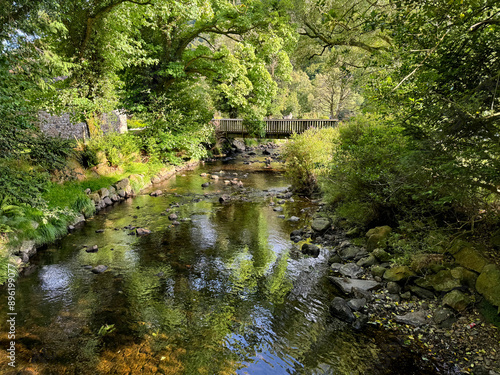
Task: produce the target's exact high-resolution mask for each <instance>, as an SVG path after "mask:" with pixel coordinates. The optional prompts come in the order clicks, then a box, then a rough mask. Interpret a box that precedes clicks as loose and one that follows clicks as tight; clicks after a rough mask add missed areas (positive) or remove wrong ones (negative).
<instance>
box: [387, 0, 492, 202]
mask: <svg viewBox="0 0 500 375" xmlns="http://www.w3.org/2000/svg"><path fill="white" fill-rule="evenodd" d="M394 6H395V7H396V8H395V9H396V12H395V13H394V14H393V15H391V16H390V17H389V15H385V16H383V17H382V18H381V19H380V20H379V21H387V23H388V24H389V25H390V27H391V30H392V31H393V35H394V42H395V45H396V46H397V48H398V55H399V61H400V69H399V71H397V72H396V73H395V74H393V76H392V77H391V78H392V79H390V81H388V82H389V84H387V85H386V87H385V89H384V93H385V94H386V96H385V99H386V101H385V102H386V103H389V105H392V106H394V108H398V109H399V111H400V113H401V116H400V119H401V122H402V124H403V126H404V127H405V128H406V130H407V131H408V133H409V134H411V135H412V138H413V139H414V140H415V142H416V147H418V148H419V149H420V150H421V151H422V153H424V154H425V155H426V156H425V157H424V158H423V160H424V164H426V166H425V167H426V168H427V169H428V170H430V171H432V172H431V175H432V176H433V177H432V179H433V181H434V182H437V181H440V183H441V184H442V188H443V189H444V188H446V189H448V191H450V197H449V199H450V201H449V202H452V197H453V196H454V197H455V198H456V197H458V196H463V195H464V194H468V195H469V197H470V198H471V199H472V198H473V199H476V200H477V199H479V198H480V197H481V196H483V197H484V192H487V193H494V194H495V195H496V197H498V192H499V191H498V188H497V187H498V185H499V183H500V111H499V108H500V100H499V95H498V88H499V84H498V82H499V77H500V59H498V51H499V50H500V32H499V31H500V30H499V23H500V7H499V5H498V2H497V1H491V0H480V1H474V2H462V1H444V0H442V1H441V0H439V1H433V2H420V1H414V0H405V1H398V2H394ZM483 189H485V190H483ZM464 192H466V193H464ZM464 200H465V198H464ZM465 201H469V199H467V200H465ZM473 208H474V206H472V208H471V209H472V211H474V209H473Z"/></svg>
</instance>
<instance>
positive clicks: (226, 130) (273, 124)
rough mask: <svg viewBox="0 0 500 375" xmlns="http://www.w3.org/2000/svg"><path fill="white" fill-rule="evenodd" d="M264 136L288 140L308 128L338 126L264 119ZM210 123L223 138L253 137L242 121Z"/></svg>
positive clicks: (294, 120) (333, 122)
mask: <svg viewBox="0 0 500 375" xmlns="http://www.w3.org/2000/svg"><path fill="white" fill-rule="evenodd" d="M263 121H264V122H265V123H266V127H265V136H264V137H263V138H288V137H289V136H290V135H292V134H294V133H297V134H300V133H303V132H304V131H306V130H307V129H309V128H329V127H334V126H336V125H337V124H338V122H339V120H336V119H334V120H318V119H266V120H263ZM212 123H213V124H214V125H215V129H216V131H217V132H218V133H220V134H222V135H223V136H225V137H242V138H245V137H255V135H251V134H249V131H248V130H247V128H246V127H245V126H244V125H243V120H242V119H214V120H212Z"/></svg>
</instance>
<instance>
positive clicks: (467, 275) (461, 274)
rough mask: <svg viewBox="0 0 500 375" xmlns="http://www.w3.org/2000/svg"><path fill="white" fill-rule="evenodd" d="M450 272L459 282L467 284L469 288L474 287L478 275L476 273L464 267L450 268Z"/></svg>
mask: <svg viewBox="0 0 500 375" xmlns="http://www.w3.org/2000/svg"><path fill="white" fill-rule="evenodd" d="M451 274H452V276H453V277H454V278H455V279H457V280H459V281H460V284H462V285H465V286H468V287H469V288H475V286H476V280H477V276H478V274H477V273H475V272H473V271H469V270H468V269H466V268H464V267H455V268H453V269H452V270H451Z"/></svg>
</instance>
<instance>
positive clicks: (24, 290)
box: [0, 157, 438, 375]
mask: <svg viewBox="0 0 500 375" xmlns="http://www.w3.org/2000/svg"><path fill="white" fill-rule="evenodd" d="M243 160H247V159H242V158H239V159H237V160H230V161H227V162H222V161H220V162H215V163H211V164H209V163H207V164H205V165H201V166H199V167H196V168H195V169H194V170H191V171H184V172H181V173H179V174H178V175H177V176H175V177H173V178H172V179H170V180H169V181H167V182H165V183H164V184H163V185H161V186H155V190H156V189H162V190H164V191H165V195H163V196H160V197H151V196H149V195H140V196H137V197H135V198H133V199H129V200H127V201H125V202H123V203H120V204H117V205H115V206H114V207H112V208H110V209H107V210H105V211H102V212H101V213H99V214H98V215H96V216H95V217H94V218H93V219H91V220H88V221H87V223H85V225H84V226H83V227H82V228H79V229H77V230H76V231H74V232H73V233H71V234H70V235H68V236H66V237H65V238H63V239H62V240H60V241H58V242H57V243H55V244H53V245H51V246H48V247H47V248H45V249H43V250H42V251H40V252H39V254H38V255H37V256H36V257H35V258H33V259H32V260H31V263H32V264H33V265H34V268H33V270H32V271H31V274H29V275H24V276H22V277H20V278H19V280H18V281H17V292H16V311H17V320H16V368H15V369H12V368H10V367H9V366H8V365H7V362H6V359H5V358H3V357H2V358H1V359H0V365H1V366H2V369H3V370H2V373H5V374H10V373H12V374H17V373H24V374H30V373H32V374H108V373H109V374H155V373H158V374H189V375H190V374H209V375H212V374H373V375H377V374H433V373H438V372H437V371H436V370H434V365H432V364H429V363H428V362H426V360H425V359H422V356H421V355H420V354H419V353H418V352H413V351H412V350H410V348H409V347H406V346H404V345H403V344H402V343H401V342H400V340H398V339H397V338H396V337H395V336H392V335H391V334H390V333H388V332H384V331H383V330H379V329H376V328H370V327H369V328H367V329H366V330H363V331H362V332H357V331H354V330H353V329H352V328H351V327H350V326H346V325H344V324H343V323H341V322H339V321H337V320H335V319H333V318H331V316H330V314H329V312H328V306H329V303H330V301H331V300H332V298H333V296H334V295H335V294H336V293H337V292H336V291H335V290H334V289H333V287H332V286H331V285H330V284H329V283H328V281H327V278H326V277H325V276H326V275H327V274H328V264H327V259H328V250H329V249H328V248H324V249H322V250H321V254H320V256H319V257H318V258H310V257H305V256H303V255H301V254H300V253H299V252H297V251H296V249H294V244H293V243H292V242H291V241H290V237H289V234H290V232H291V231H292V230H294V229H298V228H302V227H304V226H307V225H308V224H309V222H310V219H311V217H312V216H313V214H314V213H315V212H316V210H317V206H316V205H315V204H314V203H312V202H311V201H309V200H308V199H305V198H300V197H295V196H294V202H289V201H287V202H286V203H285V204H283V205H282V207H283V212H275V211H274V210H273V207H276V206H270V203H271V202H275V203H277V202H278V201H279V199H277V198H276V195H278V194H280V193H282V192H284V191H285V190H286V189H287V187H288V182H287V181H286V179H285V178H284V176H283V174H282V171H281V170H280V169H279V166H278V165H275V164H273V165H272V167H274V168H271V169H266V168H265V167H264V163H262V161H263V157H261V158H257V159H256V160H258V163H254V164H251V165H244V164H243ZM221 170H222V171H223V172H224V173H223V174H220V176H221V178H220V179H219V180H218V182H217V181H215V180H212V184H211V185H210V186H209V187H208V188H205V189H203V188H202V187H201V185H202V183H204V182H206V181H208V180H209V178H206V177H201V176H200V174H201V173H202V172H209V173H214V172H220V171H221ZM228 177H230V178H233V177H237V178H239V179H241V180H242V181H243V183H244V189H243V190H242V189H240V188H237V187H234V186H226V185H224V183H223V180H224V179H226V178H228ZM223 193H224V194H229V195H231V196H232V199H231V201H230V202H229V203H224V204H221V203H219V200H218V197H219V196H220V195H221V194H223ZM171 213H176V214H177V215H178V221H179V222H180V225H172V221H170V220H169V219H168V215H169V214H171ZM280 214H281V215H285V218H284V219H283V218H280V217H278V215H280ZM292 215H294V216H297V217H298V218H299V221H298V222H291V221H288V220H287V219H288V218H290V217H291V216H292ZM131 226H133V227H144V228H148V229H150V230H151V231H152V233H151V234H150V235H148V236H142V237H138V236H136V235H134V234H133V233H134V232H133V230H131V229H129V228H130V227H131ZM99 230H104V231H103V232H101V233H96V231H99ZM93 245H97V246H98V248H99V250H98V252H96V253H88V252H86V251H85V250H86V249H88V248H90V247H92V246H93ZM97 265H105V266H108V267H109V268H108V269H107V270H106V272H104V273H102V274H94V273H92V272H91V271H90V268H91V266H97ZM4 294H5V293H4ZM6 312H7V310H6V303H3V304H2V305H1V306H0V313H1V314H2V316H6ZM5 327H6V326H5V325H3V329H2V336H1V341H0V343H1V345H2V347H5V348H6V347H7V345H8V342H9V340H8V339H7V337H6V334H5V332H6V330H5ZM4 353H5V351H4ZM21 370H24V372H19V371H21Z"/></svg>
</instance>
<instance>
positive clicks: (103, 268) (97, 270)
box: [92, 264, 108, 274]
mask: <svg viewBox="0 0 500 375" xmlns="http://www.w3.org/2000/svg"><path fill="white" fill-rule="evenodd" d="M107 269H108V266H105V265H103V264H100V265H98V266H95V267H94V268H92V272H93V273H97V274H98V273H103V272H104V271H106V270H107Z"/></svg>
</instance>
